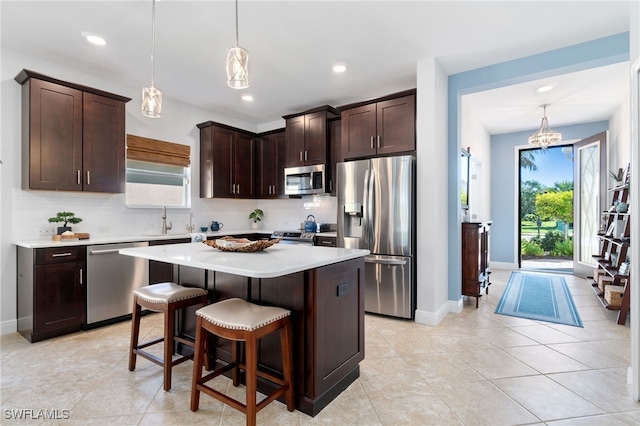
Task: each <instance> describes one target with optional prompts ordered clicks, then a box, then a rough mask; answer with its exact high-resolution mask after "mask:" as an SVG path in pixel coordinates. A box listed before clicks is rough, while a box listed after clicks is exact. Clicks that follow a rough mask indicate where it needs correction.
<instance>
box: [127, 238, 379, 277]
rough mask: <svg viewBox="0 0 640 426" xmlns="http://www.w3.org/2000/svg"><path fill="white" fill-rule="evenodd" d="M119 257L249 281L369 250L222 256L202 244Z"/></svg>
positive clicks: (285, 248) (287, 248) (302, 249)
mask: <svg viewBox="0 0 640 426" xmlns="http://www.w3.org/2000/svg"><path fill="white" fill-rule="evenodd" d="M120 254H123V255H127V256H134V257H141V258H144V259H149V260H157V261H160V262H167V263H173V264H177V265H183V266H191V267H194V268H201V269H209V270H212V271H219V272H227V273H230V274H235V275H241V276H246V277H252V278H273V277H279V276H282V275H287V274H293V273H295V272H300V271H305V270H307V269H313V268H319V267H322V266H326V265H331V264H333V263H338V262H343V261H345V260H351V259H356V258H359V257H363V256H366V255H368V254H369V250H361V249H345V248H336V247H317V246H307V245H302V244H295V245H294V244H275V245H273V246H271V247H268V248H267V249H265V250H263V251H259V252H255V253H242V252H225V251H220V250H218V249H216V248H213V247H210V246H207V245H206V244H202V243H183V244H170V245H160V246H150V247H137V248H128V249H121V250H120Z"/></svg>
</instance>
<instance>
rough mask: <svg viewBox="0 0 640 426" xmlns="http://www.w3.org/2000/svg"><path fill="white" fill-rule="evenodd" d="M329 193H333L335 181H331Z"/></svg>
mask: <svg viewBox="0 0 640 426" xmlns="http://www.w3.org/2000/svg"><path fill="white" fill-rule="evenodd" d="M329 192H333V180H330V181H329Z"/></svg>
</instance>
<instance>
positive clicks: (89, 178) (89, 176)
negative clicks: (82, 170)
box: [87, 170, 91, 185]
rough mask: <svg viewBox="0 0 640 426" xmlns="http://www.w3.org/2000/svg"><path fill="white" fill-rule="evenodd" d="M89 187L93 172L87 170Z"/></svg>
mask: <svg viewBox="0 0 640 426" xmlns="http://www.w3.org/2000/svg"><path fill="white" fill-rule="evenodd" d="M87 185H91V172H90V171H89V170H87Z"/></svg>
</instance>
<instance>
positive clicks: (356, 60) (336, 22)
mask: <svg viewBox="0 0 640 426" xmlns="http://www.w3.org/2000/svg"><path fill="white" fill-rule="evenodd" d="M630 7H631V1H519V0H512V1H508V2H507V1H493V2H489V1H466V2H465V1H408V2H402V1H373V2H365V1H357V0H352V1H304V0H298V1H266V0H259V1H248V0H246V1H245V0H240V1H239V4H238V8H239V18H238V20H239V45H240V46H242V47H244V48H246V49H247V50H248V51H249V53H250V59H249V79H250V87H249V88H248V89H244V90H235V89H230V88H228V87H227V86H226V73H225V70H224V64H225V55H226V49H227V48H228V47H230V46H232V45H233V44H235V27H234V25H235V15H234V13H235V6H234V2H233V1H229V0H224V1H223V0H217V1H170V0H163V1H159V0H158V2H157V3H156V53H155V85H156V87H157V88H159V89H160V90H162V91H163V95H164V97H165V98H171V99H172V100H177V101H181V102H184V103H187V104H191V105H194V106H197V107H199V108H204V109H207V110H210V111H212V112H215V113H216V114H220V115H223V116H227V117H234V118H236V119H239V120H244V121H246V122H249V123H253V124H255V125H256V126H258V125H261V124H265V123H270V122H274V121H276V120H279V119H280V118H281V117H282V116H283V115H286V114H291V113H297V112H301V111H304V110H306V109H310V108H313V107H317V106H320V105H324V104H329V105H333V106H336V107H338V106H341V105H345V104H348V103H352V102H357V101H362V100H366V99H371V98H375V97H379V96H384V95H386V94H390V93H393V92H397V91H401V90H405V89H409V88H414V87H416V68H417V67H416V64H417V62H418V61H419V60H420V59H423V58H428V57H434V58H436V59H437V61H438V62H439V63H440V64H441V65H442V68H443V69H444V71H445V72H446V73H447V74H449V75H451V74H456V73H459V72H463V71H467V70H471V69H476V68H480V67H483V66H487V65H491V64H495V63H500V62H504V61H509V60H513V59H516V58H521V57H526V56H530V55H533V54H536V53H541V52H545V51H549V50H553V49H557V48H561V47H565V46H571V45H574V44H578V43H582V42H585V41H589V40H593V39H597V38H601V37H605V36H609V35H613V34H618V33H621V32H625V31H628V30H629V19H630V18H629V16H630ZM0 15H1V23H2V29H1V37H2V38H1V42H2V48H3V49H7V48H8V49H12V50H15V51H17V52H21V53H24V54H27V55H34V56H37V57H40V58H42V59H44V60H46V61H50V62H54V63H59V64H64V66H65V67H77V68H80V69H82V70H83V71H84V72H86V73H90V74H93V75H96V76H98V77H101V78H104V79H107V80H111V81H118V82H119V83H121V84H123V85H125V86H128V87H136V88H137V87H139V88H140V90H141V88H142V87H143V86H148V85H149V83H150V80H151V63H150V52H151V1H150V0H145V1H139V0H127V1H107V2H100V1H67V2H58V1H41V2H31V1H24V0H21V1H10V0H3V1H2V2H0ZM534 23H543V24H541V25H540V26H538V25H534ZM540 28H542V30H541V29H540ZM83 31H84V32H92V33H95V34H98V35H101V36H102V37H104V38H105V39H106V40H107V45H106V46H102V47H97V46H94V45H91V44H89V43H88V42H87V41H86V40H85V39H84V38H83V37H82V36H81V32H83ZM337 62H342V63H344V64H346V65H347V71H346V72H345V73H343V74H339V75H338V74H334V73H333V72H332V70H331V67H332V65H333V64H335V63H337ZM17 71H19V70H16V73H17ZM34 71H39V70H34ZM54 77H57V78H61V79H64V77H60V76H54ZM628 80H629V78H628V64H617V65H611V66H607V67H602V68H597V69H592V70H589V71H584V72H580V73H575V74H570V75H566V76H559V77H554V78H552V79H546V80H544V81H537V82H528V83H524V84H519V85H514V86H509V87H505V88H500V89H496V90H490V91H486V92H480V93H476V94H472V95H468V96H465V98H464V100H463V102H464V103H465V105H468V106H470V107H471V108H473V111H474V115H475V116H477V118H478V119H479V120H480V121H481V122H482V123H483V125H484V126H485V127H486V128H487V130H488V131H489V133H491V134H495V133H505V132H511V131H518V130H526V129H533V128H536V127H537V126H538V125H539V122H540V118H541V116H542V110H541V109H540V108H539V105H541V104H542V103H550V104H551V106H550V107H549V109H548V111H547V112H548V116H549V122H550V125H551V127H552V128H553V127H555V126H560V125H567V124H576V123H582V122H589V121H599V120H607V119H609V118H610V117H611V115H612V113H613V112H614V111H615V109H616V107H617V106H618V105H619V104H620V102H621V101H622V100H623V99H624V98H625V96H626V95H627V94H628V93H629V82H628ZM75 82H76V83H80V84H83V82H80V81H75ZM549 83H550V84H554V85H555V86H556V87H555V89H554V90H552V91H551V92H548V93H546V94H543V95H541V94H539V93H536V92H535V88H537V87H539V86H540V85H542V84H549ZM103 89H104V90H108V88H103ZM245 93H246V94H251V95H252V96H253V98H254V101H253V102H251V103H248V102H245V101H242V100H241V95H243V94H245ZM125 95H127V96H137V94H135V93H131V94H125ZM169 114H170V111H168V110H167V109H166V108H165V110H164V111H163V116H164V117H167V116H168V115H169Z"/></svg>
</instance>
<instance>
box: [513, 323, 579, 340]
mask: <svg viewBox="0 0 640 426" xmlns="http://www.w3.org/2000/svg"><path fill="white" fill-rule="evenodd" d="M550 324H551V323H545V324H541V323H538V325H527V326H518V327H511V329H512V330H513V331H515V332H518V333H520V334H522V335H523V336H525V337H528V338H530V339H532V340H535V341H536V342H538V343H541V344H543V345H549V344H552V343H567V342H579V341H580V339H578V338H576V337H573V336H571V335H569V334H566V333H563V332H561V331H558V330H556V329H554V328H553V327H551V325H550Z"/></svg>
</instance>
